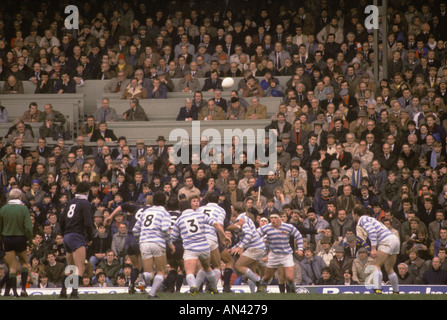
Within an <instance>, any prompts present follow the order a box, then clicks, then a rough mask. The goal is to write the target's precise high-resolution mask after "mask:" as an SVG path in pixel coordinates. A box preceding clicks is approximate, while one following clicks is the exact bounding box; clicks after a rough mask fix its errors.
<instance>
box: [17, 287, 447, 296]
mask: <svg viewBox="0 0 447 320" xmlns="http://www.w3.org/2000/svg"><path fill="white" fill-rule="evenodd" d="M149 288H150V287H147V288H146V290H148V289H149ZM231 289H232V291H233V292H234V293H236V294H239V293H250V288H249V286H246V285H239V286H236V285H235V286H232V287H231ZM26 291H27V293H28V294H29V295H30V296H33V295H59V293H60V288H59V289H58V288H55V289H50V288H48V289H47V288H44V289H33V288H30V289H26ZM128 291H129V288H127V287H106V288H95V287H89V288H82V287H81V288H79V294H81V295H83V294H88V295H91V294H126V295H127V294H128ZM218 291H219V292H222V287H218ZM268 291H269V293H273V294H275V293H276V294H279V293H280V292H279V288H278V286H276V285H272V286H269V287H268ZM399 291H400V292H401V293H402V294H414V295H418V294H427V295H429V294H433V295H435V294H436V295H440V294H442V295H445V294H447V286H443V285H400V286H399ZM180 292H181V293H188V292H189V287H188V286H182V288H181V290H180ZM297 293H299V294H308V293H310V294H327V295H332V294H371V289H368V288H366V287H365V286H360V285H357V286H297ZM382 293H383V294H384V295H386V294H392V288H391V287H390V286H384V287H383V288H382Z"/></svg>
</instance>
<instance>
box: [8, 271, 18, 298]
mask: <svg viewBox="0 0 447 320" xmlns="http://www.w3.org/2000/svg"><path fill="white" fill-rule="evenodd" d="M9 286H10V287H11V288H12V293H13V295H15V296H16V295H17V274H16V273H15V272H10V273H9Z"/></svg>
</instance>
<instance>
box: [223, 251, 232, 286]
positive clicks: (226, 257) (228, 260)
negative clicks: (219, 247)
mask: <svg viewBox="0 0 447 320" xmlns="http://www.w3.org/2000/svg"><path fill="white" fill-rule="evenodd" d="M220 257H221V260H222V261H223V262H224V263H225V270H224V274H223V281H224V285H223V292H228V293H231V292H232V291H231V285H230V281H231V275H232V274H233V268H234V259H233V257H232V256H231V253H230V251H229V250H228V249H225V250H223V251H222V252H221V253H220Z"/></svg>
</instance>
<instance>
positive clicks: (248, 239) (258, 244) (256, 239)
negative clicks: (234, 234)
mask: <svg viewBox="0 0 447 320" xmlns="http://www.w3.org/2000/svg"><path fill="white" fill-rule="evenodd" d="M240 219H244V220H245V222H244V224H243V225H242V227H241V229H239V231H238V237H239V240H240V241H239V242H238V243H237V244H236V245H235V246H234V247H241V248H244V249H248V248H255V249H260V250H265V243H264V240H263V239H262V238H261V236H260V234H259V232H258V230H257V229H256V226H255V223H254V222H253V220H251V218H249V217H248V216H247V214H246V213H245V212H244V213H241V214H240V215H239V216H238V217H237V218H236V221H239V220H240Z"/></svg>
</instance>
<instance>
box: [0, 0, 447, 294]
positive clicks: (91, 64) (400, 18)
mask: <svg viewBox="0 0 447 320" xmlns="http://www.w3.org/2000/svg"><path fill="white" fill-rule="evenodd" d="M74 2H77V1H74ZM388 2H389V7H388V11H387V13H386V17H383V18H382V17H381V19H388V23H389V30H383V28H380V29H379V37H380V43H379V52H374V50H373V47H374V46H373V42H374V37H373V33H372V31H373V30H367V29H365V26H364V20H365V13H364V8H365V6H366V5H367V4H368V3H367V1H365V0H360V1H349V0H340V1H327V0H320V1H293V0H284V1H271V0H264V1H248V0H247V1H231V0H229V1H206V0H202V1H199V0H189V1H167V2H163V1H151V2H150V3H151V5H149V1H130V0H129V1H101V2H96V1H79V6H78V8H79V11H80V19H79V24H80V26H79V29H74V30H73V29H65V27H64V15H63V13H62V12H63V7H61V6H59V7H58V6H57V5H56V3H59V2H55V1H51V0H48V1H42V2H36V3H30V2H27V1H18V2H17V3H12V2H6V3H4V4H1V5H0V80H3V81H5V84H4V86H3V88H2V91H1V93H2V94H20V93H23V82H24V81H31V82H33V83H35V84H36V93H55V94H57V93H72V92H76V88H77V87H79V86H83V85H84V84H85V83H84V81H85V80H95V79H97V80H108V81H107V84H106V85H105V87H104V92H106V93H119V94H120V97H121V99H129V104H130V108H129V110H128V111H126V112H125V113H124V114H123V115H117V114H116V111H115V110H114V109H113V106H110V101H109V99H107V98H105V99H103V100H102V107H101V108H99V109H98V110H97V111H96V112H95V113H94V114H93V115H89V116H88V118H87V121H86V123H84V124H83V126H82V128H81V133H80V135H79V136H78V137H77V139H76V142H75V144H74V145H73V146H66V145H65V142H64V139H62V138H61V139H57V144H56V145H52V146H48V145H47V144H46V143H47V142H46V138H49V137H52V136H54V135H53V133H54V132H58V131H60V129H57V128H56V126H57V125H59V124H60V123H62V124H63V122H64V121H65V119H64V118H63V115H62V114H60V113H58V112H57V110H53V108H52V106H51V104H48V105H45V107H44V110H43V111H40V110H38V108H37V106H36V105H30V106H29V110H28V111H26V112H25V114H24V116H23V118H22V119H20V120H19V121H17V123H15V124H14V127H13V128H11V130H10V131H11V132H9V133H8V134H7V135H6V137H5V140H6V141H5V142H6V144H5V143H4V142H3V141H2V142H1V143H2V144H1V145H0V147H1V150H0V152H1V156H0V158H1V160H2V161H0V187H1V199H0V202H1V203H2V204H4V203H5V202H6V201H7V193H8V191H9V190H11V188H14V187H18V188H20V189H21V190H22V191H23V194H24V196H23V201H24V203H25V205H26V206H28V208H29V210H30V213H31V217H32V220H33V224H34V229H35V237H34V240H33V243H32V244H30V246H29V248H28V250H29V254H30V255H29V256H30V262H31V269H32V273H31V277H30V279H28V281H29V282H30V286H36V287H37V286H40V287H45V286H53V285H55V286H58V285H60V281H61V279H62V277H61V270H62V269H63V268H62V266H63V265H64V263H65V262H66V261H65V256H64V255H65V254H64V248H63V245H62V241H63V236H62V235H61V234H60V229H58V222H57V220H58V216H59V215H60V213H61V212H62V210H63V209H64V206H65V204H66V203H67V201H69V200H71V199H72V198H73V197H74V195H75V192H76V184H77V183H78V182H80V181H84V180H86V181H89V182H91V193H90V195H89V201H91V203H92V206H93V208H94V210H93V212H94V223H95V226H96V227H97V232H96V234H95V239H94V241H93V244H92V245H91V246H90V247H89V248H88V252H89V262H88V263H87V264H88V268H87V269H86V270H87V273H86V275H85V283H84V285H85V286H91V285H97V286H107V285H123V286H124V285H126V283H127V282H128V276H129V274H128V273H129V272H130V270H131V267H130V266H129V264H130V263H131V262H130V260H129V259H128V257H127V256H126V252H125V250H124V249H123V238H125V235H126V233H127V225H128V222H127V220H126V214H122V215H118V216H117V217H116V218H115V221H114V222H113V224H112V226H104V225H103V224H102V222H103V220H104V218H105V217H107V216H108V215H109V214H110V213H111V212H112V211H113V210H114V209H115V208H116V207H117V206H118V205H120V204H121V203H123V202H125V201H134V202H136V203H138V204H144V203H146V202H148V203H150V201H151V196H152V194H153V193H154V192H156V191H159V190H163V191H164V192H165V193H166V195H167V197H168V198H170V197H176V198H178V199H179V200H184V199H187V198H188V197H189V196H191V195H200V196H201V197H202V198H205V197H206V193H207V192H208V191H210V190H214V191H217V192H218V193H219V195H220V205H221V206H223V207H224V208H225V209H226V210H227V221H226V223H227V224H231V223H233V222H232V205H235V204H236V203H237V202H244V203H245V207H246V211H247V212H248V214H250V215H251V216H252V217H253V219H254V220H255V222H256V224H257V225H261V224H262V223H265V222H266V221H267V222H268V217H269V214H270V213H271V212H272V211H277V212H280V213H281V216H282V219H283V221H284V222H289V223H292V224H294V225H295V226H297V227H298V228H299V230H301V231H302V234H303V236H304V237H305V255H304V258H302V259H298V257H297V260H296V273H297V284H305V285H314V284H355V283H359V284H363V283H364V282H365V281H366V278H367V277H368V275H369V274H368V273H367V272H366V271H365V270H366V267H367V266H368V265H369V264H371V261H372V258H371V257H369V251H370V247H369V245H368V241H364V239H361V238H360V237H358V236H357V235H356V229H355V223H354V222H353V221H352V214H351V210H352V208H353V206H354V205H355V204H356V203H361V204H363V205H364V206H365V208H367V209H368V211H369V213H370V215H371V216H373V217H375V218H376V219H378V220H379V221H381V222H383V224H385V225H386V226H387V227H388V228H389V229H390V230H391V231H392V232H394V233H395V234H396V235H398V236H399V238H400V240H401V245H402V249H401V252H400V255H399V259H398V262H397V264H396V270H398V272H399V280H400V282H401V283H406V284H446V277H445V274H446V272H447V261H446V259H445V258H446V255H445V254H446V252H445V245H446V244H447V221H446V220H445V208H446V205H447V188H446V185H447V159H446V157H447V133H446V128H447V123H446V120H447V108H446V104H447V66H446V58H447V55H446V52H447V49H446V48H445V41H446V40H447V39H446V38H447V33H446V32H443V31H445V30H447V5H446V2H445V1H443V0H441V1H437V0H434V1H425V2H424V1H419V0H411V1H391V0H390V1H388ZM62 3H63V2H62ZM380 26H382V23H380ZM384 46H387V48H388V56H383V54H382V52H383V51H382V50H383V47H384ZM374 55H379V61H380V66H379V72H380V75H379V79H380V80H379V82H375V81H374V79H375V75H374V74H373V72H374V65H373V61H374ZM384 64H387V65H388V68H387V69H388V75H387V77H386V78H385V77H384V76H383V72H384V70H383V67H382V66H383V65H384ZM279 76H287V77H290V79H289V80H288V81H287V82H285V83H283V82H280V81H279V80H278V77H279ZM224 77H241V78H242V80H241V82H240V83H238V90H234V91H232V92H231V98H230V99H228V98H227V99H224V98H223V97H222V93H223V92H225V89H224V88H222V78H224ZM175 78H178V79H180V80H179V82H178V86H177V87H175V86H173V84H172V79H175ZM197 79H203V86H202V87H201V86H200V85H199V83H198V80H197ZM172 91H182V92H191V93H193V97H192V98H190V99H187V100H186V101H185V106H184V107H182V108H181V109H180V110H179V114H178V117H177V120H179V121H180V120H181V121H185V120H197V119H198V120H212V119H218V120H224V119H228V120H230V119H234V120H237V119H267V118H268V117H267V112H266V108H265V106H264V105H262V100H260V99H259V98H261V97H262V98H263V97H282V102H281V104H280V105H279V106H278V112H277V113H276V114H275V115H274V116H273V117H272V118H271V123H270V124H269V125H268V126H267V127H266V129H267V130H269V129H271V130H274V132H275V133H276V135H277V138H278V143H277V150H276V152H277V159H278V161H277V166H276V170H275V171H271V172H270V173H269V174H268V175H267V176H261V175H259V174H258V171H259V169H260V168H261V167H262V166H263V165H264V163H261V162H259V161H258V160H256V161H255V162H254V164H251V163H249V162H248V161H247V158H249V156H251V155H250V154H248V151H247V150H244V153H243V157H242V160H243V161H242V163H236V161H233V163H232V164H218V163H212V164H209V165H205V164H203V163H201V164H179V165H176V164H173V163H172V162H171V161H170V160H171V158H170V151H171V150H172V146H170V145H168V144H167V143H166V140H165V138H164V137H163V136H159V137H158V138H157V145H156V146H152V145H145V143H144V140H142V139H141V140H138V141H137V142H136V146H130V145H129V144H128V143H127V139H126V137H125V136H120V137H117V136H116V135H115V133H114V132H113V130H111V129H108V128H107V125H108V123H109V122H110V121H116V120H120V119H121V118H122V119H123V120H129V121H145V120H147V119H148V118H150V115H146V114H145V112H144V110H143V109H142V108H141V107H139V103H138V102H139V100H141V99H146V98H168V96H167V94H168V93H169V92H172ZM205 91H211V92H213V94H214V98H213V99H210V100H205V99H203V94H202V93H203V92H205ZM263 99H265V98H263ZM5 113H6V118H7V109H6V108H1V109H0V115H2V116H3V115H5ZM6 122H7V121H6ZM29 122H42V128H41V130H39V133H40V137H38V141H37V147H34V148H32V149H30V150H26V148H23V143H24V142H28V141H32V140H33V138H34V137H33V136H31V137H30V134H31V133H30V132H29V130H30V129H29V127H28V124H29ZM229 123H230V122H229ZM229 126H230V124H229ZM231 126H234V124H233V123H232V124H231ZM152 138H153V137H152ZM85 141H89V142H94V143H95V145H94V146H92V147H90V146H86V145H85ZM208 143H209V141H208V139H207V137H202V138H201V145H200V150H201V151H203V150H205V151H206V150H207V144H208ZM266 145H268V141H267V142H266ZM237 147H238V146H237V145H234V148H233V153H234V152H235V149H237ZM220 152H223V149H222V150H220ZM225 160H228V159H225ZM231 162H232V161H230V163H231ZM299 260H301V261H299ZM1 270H3V269H0V273H1V272H3V271H1ZM277 278H278V279H279V283H281V275H278V276H277Z"/></svg>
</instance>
